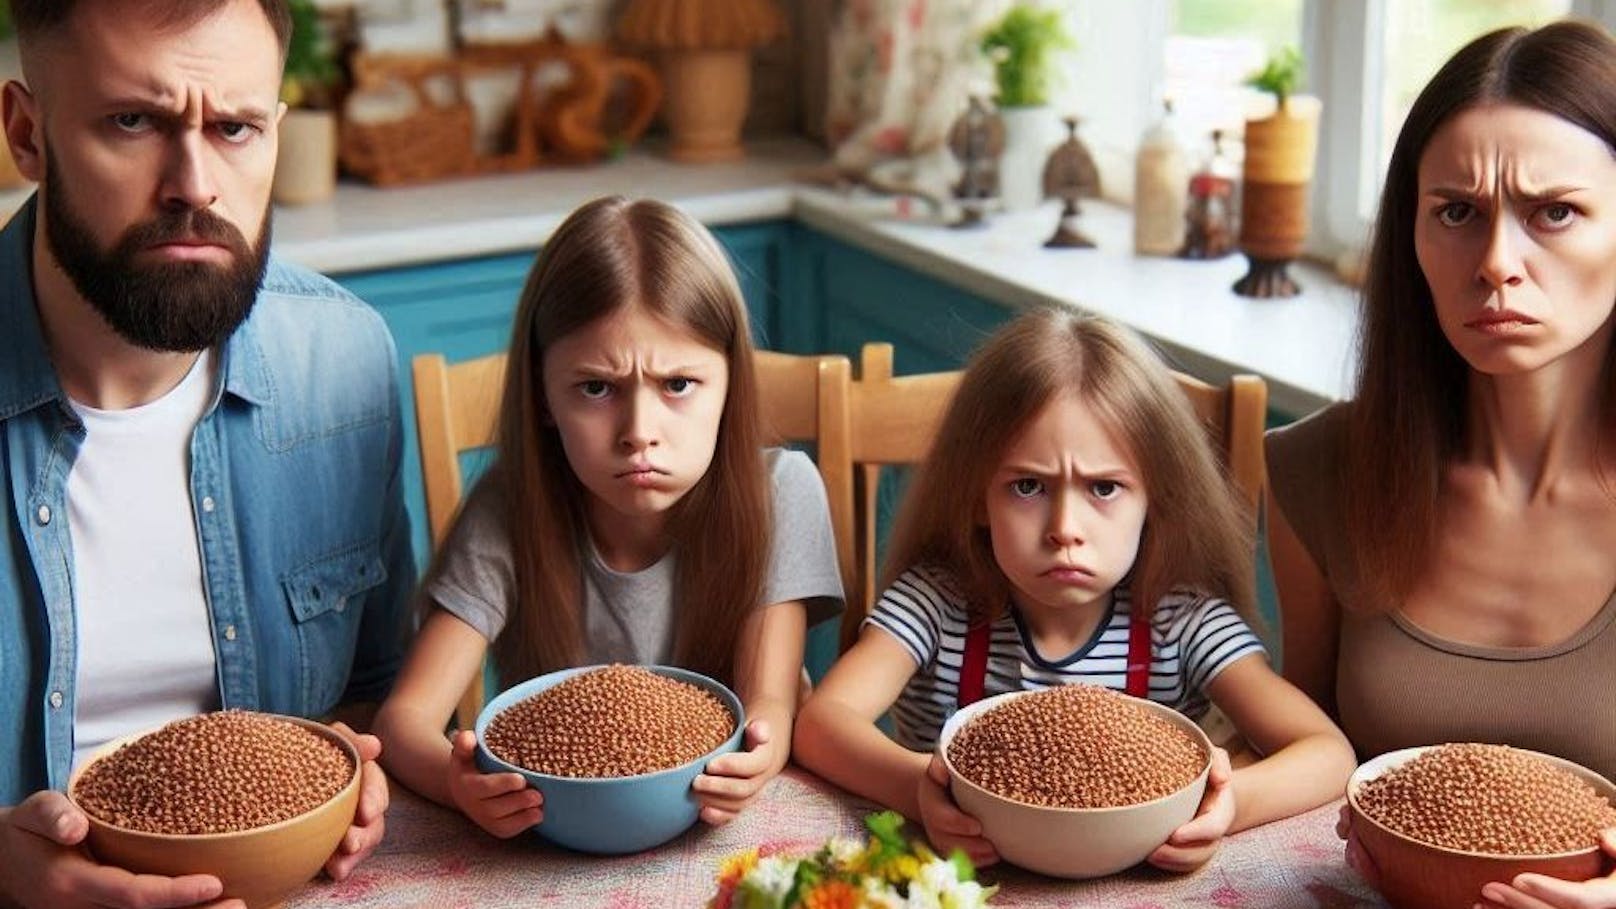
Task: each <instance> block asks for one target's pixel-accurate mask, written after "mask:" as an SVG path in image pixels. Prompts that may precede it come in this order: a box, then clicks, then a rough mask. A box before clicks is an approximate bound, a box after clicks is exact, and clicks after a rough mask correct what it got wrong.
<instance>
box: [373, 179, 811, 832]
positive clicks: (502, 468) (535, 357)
mask: <svg viewBox="0 0 1616 909" xmlns="http://www.w3.org/2000/svg"><path fill="white" fill-rule="evenodd" d="M758 406H759V404H758V388H757V381H756V377H755V374H754V366H753V348H752V340H751V335H750V329H749V326H748V323H747V317H746V307H745V303H744V301H743V299H742V296H741V291H740V287H739V285H738V284H737V282H736V279H735V276H734V273H733V272H732V270H731V269H730V266H729V262H728V260H727V259H726V257H725V255H724V252H723V250H722V248H720V247H719V245H718V243H717V241H716V240H715V239H714V238H713V237H712V235H711V234H709V233H708V232H707V230H706V229H705V228H703V227H702V226H701V225H700V224H698V223H696V222H695V221H694V220H692V219H691V218H689V217H688V216H686V215H684V214H682V213H681V212H679V211H678V210H677V209H675V208H673V207H671V206H668V205H664V204H662V203H659V202H655V201H649V200H643V201H632V202H631V201H628V200H625V199H622V198H615V197H613V198H605V199H599V200H596V201H594V202H591V203H589V204H587V205H585V206H583V207H582V208H580V209H578V210H577V211H576V212H574V213H573V214H572V215H571V216H570V217H569V218H568V219H567V220H566V222H565V223H563V224H562V225H561V227H560V228H558V229H557V231H556V233H555V235H554V236H553V237H552V238H551V240H550V242H549V243H548V244H546V246H545V248H544V250H543V252H542V253H541V254H540V256H539V259H538V261H537V263H536V264H535V265H534V268H533V271H532V272H531V274H530V275H529V277H528V281H527V285H526V287H524V288H523V291H522V296H521V301H520V304H519V306H518V309H517V313H516V320H515V325H514V327H513V331H512V339H511V347H510V355H509V360H508V365H507V372H506V379H505V391H504V397H503V399H502V401H501V405H500V417H499V430H498V441H497V453H496V457H495V460H494V463H493V464H492V465H491V466H490V468H489V470H488V472H487V474H486V475H485V476H484V477H482V479H481V480H480V481H479V482H478V483H477V484H476V486H475V488H474V489H473V490H472V492H471V493H470V495H469V496H468V497H467V500H466V502H465V503H464V505H463V507H462V509H461V512H460V514H459V515H458V516H457V518H456V520H455V524H454V527H453V528H452V529H451V531H450V533H449V535H448V537H447V539H446V541H445V543H444V545H443V547H442V550H441V551H440V552H439V553H438V557H437V560H436V562H435V564H434V565H433V567H432V569H431V571H430V572H429V574H428V576H427V579H426V581H425V583H424V585H423V588H422V600H423V609H424V619H423V622H422V626H421V631H420V634H419V636H418V638H417V640H416V642H415V645H414V648H413V650H412V651H411V653H410V656H409V658H408V660H407V662H406V664H405V666H404V669H403V671H402V672H401V674H400V676H399V679H398V682H397V684H396V685H395V687H394V690H393V692H392V695H391V696H390V697H389V698H388V700H387V702H386V704H384V705H383V707H382V710H381V712H380V714H379V715H378V717H377V731H378V733H379V734H380V735H381V737H382V740H383V743H384V753H385V754H386V756H387V757H386V760H385V763H386V766H387V769H388V770H389V771H390V772H391V773H393V774H394V775H395V776H397V777H398V778H399V779H400V780H401V781H402V782H403V783H404V784H405V785H407V786H409V787H410V788H411V789H414V790H415V791H417V792H419V793H421V794H423V795H426V796H427V797H429V798H432V799H434V800H436V801H438V802H441V803H443V804H445V805H453V806H455V807H458V808H459V809H460V810H461V811H463V812H464V813H465V814H467V815H468V816H469V817H471V818H472V820H474V821H476V822H477V823H478V824H479V825H481V826H482V827H483V828H484V829H485V830H488V831H489V832H490V833H493V834H495V835H496V836H502V837H508V836H512V835H515V834H516V833H519V832H521V831H523V830H526V829H527V828H529V827H531V826H533V825H534V824H536V823H540V822H542V820H543V816H544V813H543V805H542V799H541V796H540V794H539V792H538V791H537V790H534V789H530V788H528V787H527V786H526V785H525V783H524V782H523V780H522V778H521V777H520V776H518V775H517V774H514V773H508V774H487V775H485V774H481V773H479V772H478V771H477V770H476V768H475V767H474V765H473V761H472V753H473V749H474V745H475V742H474V737H473V735H472V733H471V732H469V731H466V730H461V731H459V732H457V733H455V734H454V736H453V739H452V741H451V740H446V739H445V737H444V735H443V730H444V727H445V725H446V724H447V723H448V721H449V718H450V716H451V715H452V713H453V711H454V707H455V703H456V701H457V699H458V698H459V695H460V693H461V692H462V691H464V690H465V688H466V685H467V684H468V683H469V682H470V681H471V680H472V679H473V678H474V677H475V676H476V674H477V673H479V672H481V671H482V664H483V657H484V654H485V653H486V652H487V651H488V649H489V648H490V647H492V649H493V655H494V662H495V666H496V667H497V669H498V672H499V675H500V677H501V681H502V683H503V684H505V685H507V686H509V685H511V684H514V683H516V682H518V681H521V680H523V679H527V678H530V677H532V676H534V675H538V674H540V673H544V672H549V671H551V670H555V669H561V668H566V667H571V666H577V665H583V664H588V663H601V662H622V663H641V664H645V663H671V664H675V665H679V666H683V667H685V668H688V669H693V670H696V671H698V672H702V673H705V674H707V675H709V676H712V677H714V678H716V679H719V680H720V681H723V682H725V683H727V684H729V685H731V686H732V687H733V688H734V690H735V691H736V694H737V695H738V696H739V697H740V699H741V701H742V703H743V704H744V705H745V708H746V714H747V717H748V718H749V722H748V724H747V728H746V736H745V739H746V740H745V742H744V747H743V750H742V752H741V753H738V754H733V755H725V756H722V757H719V758H716V759H715V760H713V761H712V762H711V763H710V764H709V765H708V766H707V768H706V772H705V773H704V774H703V775H701V776H699V777H698V778H697V779H696V782H695V784H694V789H695V791H696V795H697V797H698V798H699V799H700V800H701V801H702V803H703V808H702V818H703V819H704V820H706V821H707V822H709V823H723V822H725V821H727V820H729V819H731V818H733V817H734V815H735V813H736V812H738V811H739V810H740V809H741V808H743V807H744V806H745V805H746V804H747V803H748V802H749V801H750V800H751V799H752V798H753V797H754V796H755V795H756V794H757V792H758V791H759V790H760V789H761V788H762V786H763V784H764V783H765V782H767V781H768V780H769V779H770V778H771V777H773V776H774V774H776V773H778V772H779V771H780V768H781V767H782V766H783V765H784V764H785V761H786V757H787V753H788V750H789V745H790V742H791V726H792V720H793V716H794V714H795V708H796V704H797V687H798V681H799V677H800V672H801V665H802V654H803V640H804V635H805V627H806V624H807V621H808V619H809V613H812V616H811V617H812V619H813V620H815V621H817V620H819V619H821V618H825V617H827V616H828V615H829V614H832V613H834V612H835V610H836V609H837V608H838V607H839V605H840V602H841V597H842V590H841V582H840V577H839V575H838V572H837V565H836V556H835V544H834V540H833V538H832V533H831V528H830V518H829V512H828V507H827V505H826V499H825V492H824V487H823V485H822V484H821V482H820V479H819V474H818V472H817V471H816V470H815V469H814V467H813V464H812V463H811V462H810V461H809V460H808V458H807V457H806V456H804V455H802V454H800V453H796V452H787V451H781V450H765V449H763V448H762V445H761V429H760V417H759V413H758Z"/></svg>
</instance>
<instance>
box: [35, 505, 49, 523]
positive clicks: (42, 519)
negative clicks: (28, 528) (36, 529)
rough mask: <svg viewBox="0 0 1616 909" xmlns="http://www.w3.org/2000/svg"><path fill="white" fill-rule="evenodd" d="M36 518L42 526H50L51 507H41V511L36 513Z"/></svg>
mask: <svg viewBox="0 0 1616 909" xmlns="http://www.w3.org/2000/svg"><path fill="white" fill-rule="evenodd" d="M34 517H36V518H38V519H39V523H41V524H49V523H50V506H49V505H41V506H39V510H38V511H36V512H34Z"/></svg>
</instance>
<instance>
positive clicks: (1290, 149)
mask: <svg viewBox="0 0 1616 909" xmlns="http://www.w3.org/2000/svg"><path fill="white" fill-rule="evenodd" d="M1322 107H1323V106H1322V105H1321V104H1320V103H1319V99H1317V98H1314V97H1310V96H1293V97H1290V98H1287V99H1286V103H1285V104H1284V105H1282V106H1280V107H1279V108H1278V109H1277V110H1275V111H1274V112H1273V113H1272V114H1270V115H1268V116H1266V117H1262V118H1260V119H1254V120H1247V121H1246V163H1245V187H1244V190H1243V192H1242V195H1241V202H1240V250H1241V252H1244V253H1245V254H1246V256H1247V257H1248V258H1249V259H1250V260H1251V270H1250V272H1249V273H1247V275H1246V276H1245V277H1244V278H1241V279H1240V280H1239V281H1238V282H1236V283H1235V286H1234V290H1235V293H1238V294H1241V295H1242V296H1248V297H1290V296H1295V295H1296V294H1298V293H1300V292H1301V288H1300V287H1298V286H1297V284H1296V282H1295V281H1294V280H1292V279H1291V277H1290V275H1289V273H1288V271H1287V266H1288V265H1289V264H1290V262H1291V260H1292V259H1295V258H1296V257H1297V256H1299V255H1301V254H1302V250H1303V246H1304V244H1305V242H1306V240H1307V225H1308V213H1307V198H1308V189H1309V185H1310V183H1311V181H1312V179H1313V161H1314V158H1315V157H1316V152H1317V150H1318V144H1319V113H1320V111H1321V110H1322Z"/></svg>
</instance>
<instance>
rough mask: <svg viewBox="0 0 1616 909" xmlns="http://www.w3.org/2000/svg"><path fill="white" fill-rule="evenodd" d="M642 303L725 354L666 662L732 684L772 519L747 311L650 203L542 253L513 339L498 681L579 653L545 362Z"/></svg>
mask: <svg viewBox="0 0 1616 909" xmlns="http://www.w3.org/2000/svg"><path fill="white" fill-rule="evenodd" d="M629 307H638V308H640V309H643V310H644V311H646V312H648V313H651V314H653V315H655V316H657V317H658V318H661V319H664V320H666V321H667V322H668V323H670V324H672V325H676V326H679V327H681V328H683V329H685V330H687V331H689V332H690V333H691V334H693V335H694V336H695V337H697V338H699V339H701V340H702V341H704V342H705V343H707V344H709V345H710V346H712V347H713V348H714V349H715V350H718V351H721V352H723V353H724V355H725V357H726V358H727V359H728V361H729V391H728V394H727V396H726V397H725V400H724V410H723V414H722V416H721V418H720V421H719V427H718V444H717V447H716V450H715V451H714V453H713V461H712V466H711V467H709V468H708V471H707V474H706V475H705V476H704V477H703V478H702V479H701V481H700V482H698V483H697V484H696V486H695V487H694V488H693V489H691V490H690V492H688V493H687V494H686V495H685V496H684V498H682V499H681V500H680V501H679V503H678V504H677V505H676V506H674V513H673V514H672V516H671V522H670V531H671V533H672V536H673V539H674V540H675V541H676V542H675V544H674V553H675V555H676V559H677V562H676V565H677V568H676V571H675V578H674V612H675V615H676V616H677V617H678V619H677V621H678V628H677V629H676V632H675V635H674V661H675V662H676V663H678V664H679V665H681V666H684V667H687V668H690V669H694V670H696V671H698V672H702V673H705V674H707V675H710V676H713V677H715V678H718V679H721V680H724V681H726V682H728V681H729V680H730V678H731V675H732V673H733V670H734V658H735V644H736V639H737V637H738V635H739V633H740V629H741V626H742V624H743V623H744V622H745V621H746V619H747V617H748V616H750V615H751V613H752V611H753V610H754V609H756V608H757V606H758V604H759V600H760V599H761V598H762V596H763V584H764V573H765V570H766V566H767V560H768V553H769V541H770V533H771V527H772V522H771V521H770V514H769V510H770V495H769V487H768V478H767V476H766V474H765V470H764V463H763V454H762V432H761V429H760V426H759V417H758V391H757V378H756V374H755V371H754V367H753V356H752V337H751V330H750V327H749V325H748V322H747V316H746V304H745V301H744V299H743V298H742V296H741V289H740V286H739V284H738V283H737V282H736V279H735V275H734V272H733V271H732V270H731V269H730V266H729V261H728V259H727V258H726V257H725V255H724V251H723V249H722V248H721V247H720V246H719V245H718V242H717V241H716V240H715V239H714V238H713V236H712V234H710V233H708V231H707V230H706V228H704V227H702V226H701V225H700V224H699V223H697V222H696V221H695V220H693V219H691V218H690V217H689V216H688V215H685V214H683V213H682V212H680V211H679V210H678V209H675V208H673V207H672V206H669V205H666V204H663V203H661V202H656V201H651V200H640V201H629V200H627V199H623V198H620V197H609V198H603V199H597V200H595V201H593V202H590V203H588V204H587V205H584V206H583V207H581V208H579V209H578V210H577V211H575V212H573V213H572V215H571V216H569V217H568V218H567V220H566V221H565V222H564V223H562V225H561V226H560V227H559V228H558V229H557V230H556V232H555V235H554V236H553V237H551V238H550V241H549V242H548V243H547V244H545V247H544V250H543V252H542V253H541V254H540V256H539V259H538V261H537V262H536V263H535V264H534V266H533V270H532V272H531V273H530V274H529V275H528V280H527V285H526V286H525V287H524V288H523V289H522V296H521V301H520V303H519V305H518V307H517V311H516V323H515V326H514V327H513V329H512V334H511V347H510V357H509V361H508V366H507V371H506V377H505V391H504V397H503V399H502V400H501V404H500V415H499V430H498V442H497V453H496V458H495V461H494V464H493V465H492V466H491V467H490V471H491V472H492V476H491V477H490V480H491V481H493V482H496V483H498V484H499V487H498V488H499V491H500V495H501V497H502V502H503V507H504V514H505V524H506V530H507V532H508V534H509V538H510V545H511V553H512V558H513V561H514V563H515V573H516V602H514V603H511V604H510V610H509V619H508V620H507V622H506V625H505V630H504V631H503V632H502V633H501V634H500V636H499V639H498V640H497V641H495V642H494V658H495V662H496V663H497V665H498V667H499V670H500V674H501V676H502V678H503V679H504V680H505V681H506V682H507V683H511V682H515V681H518V680H521V679H525V678H528V677H530V676H533V675H537V674H539V673H542V672H548V671H550V670H554V669H560V668H564V667H568V666H575V665H578V664H579V663H581V662H583V660H584V659H585V647H584V640H583V634H584V632H583V591H582V582H583V578H582V566H581V562H580V557H581V553H582V552H583V551H585V550H584V546H585V545H587V535H588V528H587V524H586V522H585V518H584V514H585V512H584V508H585V502H586V499H587V496H588V494H589V493H588V491H587V490H586V489H585V488H584V486H583V484H582V482H581V481H580V480H579V479H578V477H577V475H576V474H575V473H574V472H573V470H572V468H571V466H570V465H569V464H568V463H567V458H566V454H565V453H564V451H563V449H562V446H561V437H560V435H559V433H558V432H557V430H556V428H555V425H554V424H553V422H552V421H550V420H548V419H546V407H545V399H544V353H545V351H546V350H548V349H549V347H550V345H552V344H554V343H555V342H556V341H558V340H560V339H561V338H563V337H566V336H567V335H568V334H570V333H572V332H573V331H576V330H578V329H580V328H582V327H584V326H585V325H588V324H590V323H592V322H594V321H596V320H598V319H601V318H605V317H608V316H611V315H613V314H615V313H618V312H620V311H623V310H625V309H627V308H629Z"/></svg>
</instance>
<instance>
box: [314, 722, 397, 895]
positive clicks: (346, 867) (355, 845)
mask: <svg viewBox="0 0 1616 909" xmlns="http://www.w3.org/2000/svg"><path fill="white" fill-rule="evenodd" d="M331 729H332V730H333V731H335V732H336V733H337V734H338V735H340V736H342V737H343V738H345V739H347V740H348V741H349V742H352V743H353V746H354V748H355V749H357V750H358V751H359V760H360V761H361V763H360V765H359V808H358V810H357V811H356V812H355V813H354V821H353V825H352V826H350V827H349V828H348V832H347V833H344V834H343V835H342V842H340V843H338V844H337V851H336V853H335V854H333V855H332V856H331V858H329V859H327V860H326V863H325V873H326V875H327V876H328V877H330V878H331V879H332V880H334V881H340V880H342V879H344V878H346V877H347V876H348V875H349V874H352V873H353V870H354V867H355V866H356V865H358V864H359V863H360V862H362V861H364V860H365V858H366V857H367V856H369V855H370V854H371V853H372V852H374V851H376V847H377V846H379V845H381V842H382V835H383V834H384V833H386V831H387V817H386V815H387V804H388V793H387V774H385V773H383V772H382V768H381V765H380V764H378V763H376V759H377V758H379V757H381V754H382V741H381V739H378V738H376V737H375V736H373V735H360V734H359V733H357V732H354V731H353V730H352V729H350V728H348V724H347V723H332V724H331Z"/></svg>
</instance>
